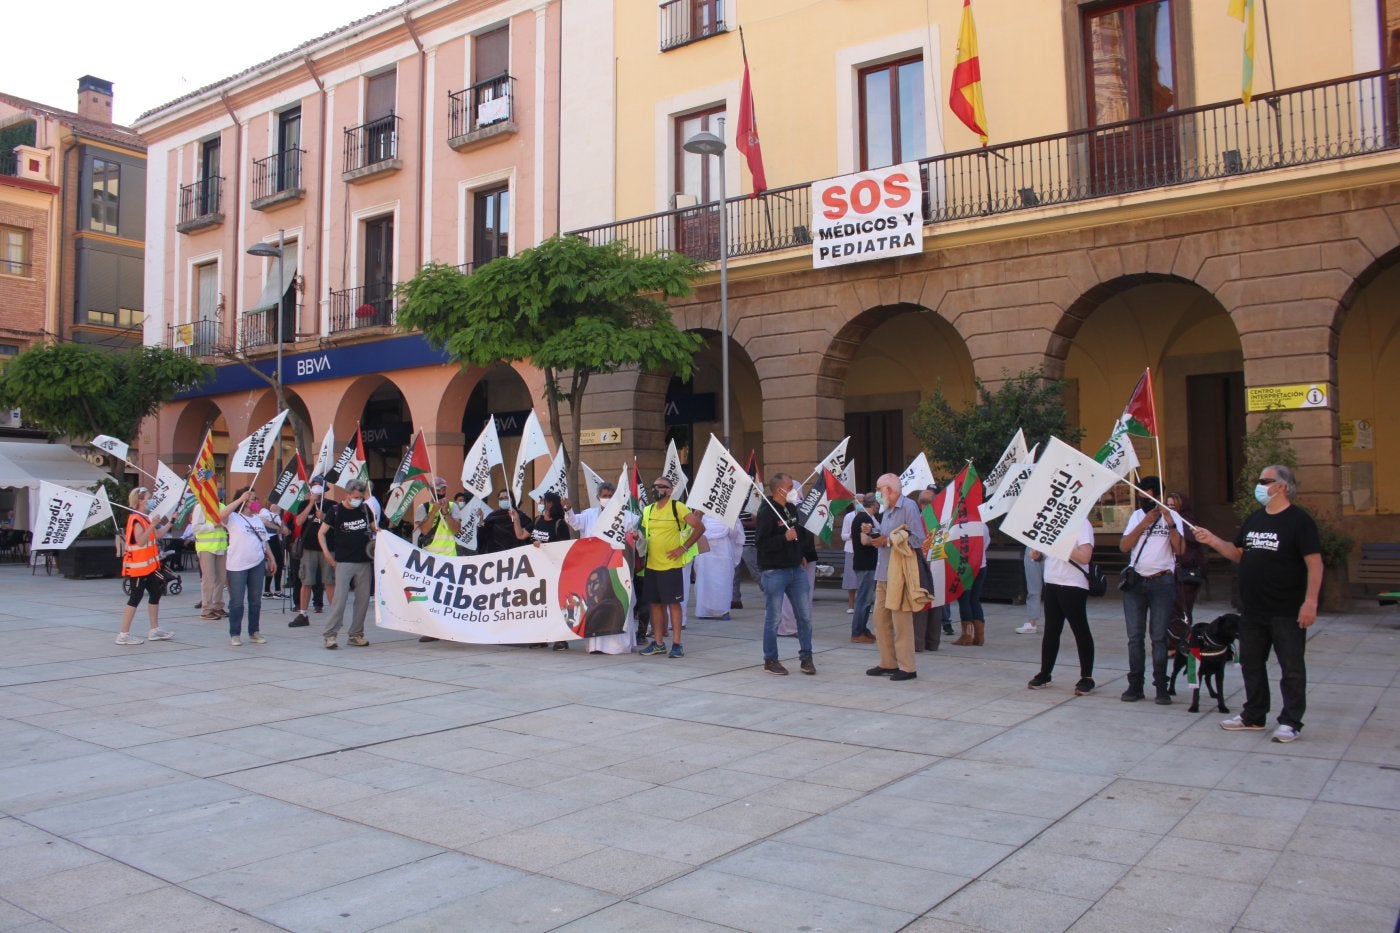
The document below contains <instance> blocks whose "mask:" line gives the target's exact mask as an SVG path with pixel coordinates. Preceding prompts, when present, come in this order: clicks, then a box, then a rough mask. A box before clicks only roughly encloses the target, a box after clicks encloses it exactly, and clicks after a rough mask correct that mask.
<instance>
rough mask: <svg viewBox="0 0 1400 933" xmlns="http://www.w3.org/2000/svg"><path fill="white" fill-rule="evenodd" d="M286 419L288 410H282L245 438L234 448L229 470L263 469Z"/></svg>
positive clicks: (239, 471)
mask: <svg viewBox="0 0 1400 933" xmlns="http://www.w3.org/2000/svg"><path fill="white" fill-rule="evenodd" d="M286 420H287V412H286V411H280V412H278V413H277V416H276V417H275V418H273V419H272V420H271V421H269V422H268V423H267V424H265V425H263V426H262V427H260V428H258V429H257V430H256V431H254V432H253V433H252V434H250V435H248V436H247V437H245V438H243V440H242V442H241V443H240V444H239V445H238V447H237V448H235V449H234V451H233V456H232V457H229V460H228V468H229V470H230V471H231V472H234V473H256V472H258V471H259V470H261V469H262V468H263V464H264V463H266V462H267V458H268V455H269V454H271V453H272V448H273V446H274V445H275V444H276V443H277V437H278V434H279V432H281V430H282V422H284V421H286Z"/></svg>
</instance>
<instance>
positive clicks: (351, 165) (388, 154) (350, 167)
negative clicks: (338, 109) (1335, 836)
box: [340, 113, 403, 182]
mask: <svg viewBox="0 0 1400 933" xmlns="http://www.w3.org/2000/svg"><path fill="white" fill-rule="evenodd" d="M402 123H403V119H402V118H401V117H396V116H394V115H393V114H392V113H391V114H389V115H388V116H387V117H380V118H379V119H378V120H371V121H369V122H368V123H362V124H360V125H359V126H350V127H346V129H345V158H344V162H343V165H344V169H343V170H342V171H341V173H340V178H341V180H342V181H346V182H355V181H361V180H363V179H366V178H372V177H374V176H375V175H381V174H383V173H385V172H396V171H398V170H399V169H401V168H403V160H401V159H400V158H399V131H400V127H401V124H402Z"/></svg>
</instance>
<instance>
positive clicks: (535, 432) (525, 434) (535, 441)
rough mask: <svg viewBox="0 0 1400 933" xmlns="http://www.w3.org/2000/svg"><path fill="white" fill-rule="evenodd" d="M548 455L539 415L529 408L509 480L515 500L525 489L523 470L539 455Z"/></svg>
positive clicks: (517, 500) (547, 445) (517, 499)
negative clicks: (513, 470)
mask: <svg viewBox="0 0 1400 933" xmlns="http://www.w3.org/2000/svg"><path fill="white" fill-rule="evenodd" d="M548 456H549V442H548V441H546V440H545V439H544V429H543V428H541V427H540V419H539V416H538V415H536V414H535V410H534V409H533V408H532V409H530V416H529V417H528V418H526V419H525V428H524V430H523V431H521V433H520V449H519V450H517V451H516V454H515V475H514V476H513V477H512V478H511V481H510V495H511V499H512V500H514V501H515V502H519V501H520V497H521V495H522V494H523V493H524V491H525V471H526V470H527V469H528V468H529V466H530V464H532V463H534V462H535V461H536V460H538V459H539V458H540V457H548Z"/></svg>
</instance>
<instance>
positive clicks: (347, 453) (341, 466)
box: [326, 424, 369, 489]
mask: <svg viewBox="0 0 1400 933" xmlns="http://www.w3.org/2000/svg"><path fill="white" fill-rule="evenodd" d="M352 479H357V480H360V481H361V482H365V481H367V480H369V464H368V463H366V462H365V444H364V438H363V437H362V436H361V434H360V426H359V424H356V425H355V436H354V437H352V438H350V443H348V444H346V445H345V449H344V450H342V451H341V452H340V456H338V457H336V458H335V463H333V464H331V468H330V469H329V470H327V471H326V482H328V483H334V484H335V485H337V486H339V487H340V488H341V489H344V488H345V484H346V483H348V482H350V481H351V480H352Z"/></svg>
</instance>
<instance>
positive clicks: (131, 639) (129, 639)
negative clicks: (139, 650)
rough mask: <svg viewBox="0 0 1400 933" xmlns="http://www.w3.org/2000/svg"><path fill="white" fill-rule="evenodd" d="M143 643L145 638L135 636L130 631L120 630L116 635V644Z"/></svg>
mask: <svg viewBox="0 0 1400 933" xmlns="http://www.w3.org/2000/svg"><path fill="white" fill-rule="evenodd" d="M145 643H146V639H144V638H137V637H136V636H135V635H133V634H131V633H130V632H121V633H120V634H118V635H117V644H119V645H144V644H145Z"/></svg>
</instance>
